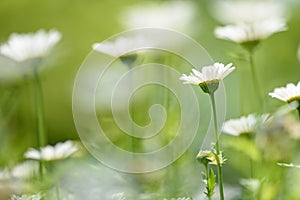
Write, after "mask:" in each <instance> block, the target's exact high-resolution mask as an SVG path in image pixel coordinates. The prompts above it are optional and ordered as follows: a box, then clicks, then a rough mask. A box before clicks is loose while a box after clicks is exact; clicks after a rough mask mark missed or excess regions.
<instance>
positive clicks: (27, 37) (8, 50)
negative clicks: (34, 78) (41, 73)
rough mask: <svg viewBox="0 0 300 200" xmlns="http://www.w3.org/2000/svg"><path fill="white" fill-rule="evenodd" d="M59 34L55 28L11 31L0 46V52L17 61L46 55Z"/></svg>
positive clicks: (59, 36)
mask: <svg viewBox="0 0 300 200" xmlns="http://www.w3.org/2000/svg"><path fill="white" fill-rule="evenodd" d="M60 38H61V34H60V33H59V32H58V31H56V30H50V31H49V32H46V31H45V30H39V31H37V32H36V33H28V34H16V33H13V34H12V35H11V36H10V37H9V39H8V41H7V42H6V43H5V44H3V45H1V46H0V54H2V55H4V56H6V57H9V58H10V59H12V60H15V61H17V62H23V61H26V60H29V59H34V58H41V57H44V56H46V55H47V54H48V53H49V52H50V50H51V49H52V48H53V46H54V45H55V44H56V43H57V42H58V41H59V40H60Z"/></svg>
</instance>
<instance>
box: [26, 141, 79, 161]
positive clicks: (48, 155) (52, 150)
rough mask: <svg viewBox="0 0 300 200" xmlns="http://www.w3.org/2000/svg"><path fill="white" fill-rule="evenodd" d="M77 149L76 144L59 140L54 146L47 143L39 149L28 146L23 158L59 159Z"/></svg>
mask: <svg viewBox="0 0 300 200" xmlns="http://www.w3.org/2000/svg"><path fill="white" fill-rule="evenodd" d="M76 151H77V147H76V145H75V144H74V143H73V142H72V141H66V142H59V143H57V144H56V145H55V146H50V145H47V146H46V147H43V148H42V149H41V150H40V151H39V150H36V149H33V148H30V149H28V151H27V152H26V153H25V155H24V156H25V158H29V159H35V160H45V161H52V160H61V159H65V158H67V157H69V156H71V155H72V154H73V153H75V152H76Z"/></svg>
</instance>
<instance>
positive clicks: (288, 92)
mask: <svg viewBox="0 0 300 200" xmlns="http://www.w3.org/2000/svg"><path fill="white" fill-rule="evenodd" d="M269 95H270V96H271V97H273V98H277V99H279V100H281V101H285V102H287V103H291V102H292V101H299V100H300V81H299V82H298V84H297V85H295V84H293V83H289V84H287V85H286V87H280V88H275V89H274V91H273V92H270V93H269Z"/></svg>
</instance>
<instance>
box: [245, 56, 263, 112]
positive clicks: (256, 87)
mask: <svg viewBox="0 0 300 200" xmlns="http://www.w3.org/2000/svg"><path fill="white" fill-rule="evenodd" d="M249 65H250V69H251V74H252V76H251V77H252V82H253V84H254V90H255V91H254V92H255V93H256V92H257V94H258V95H257V96H258V99H257V100H258V102H257V103H258V108H259V109H261V112H262V111H263V110H262V108H264V101H263V97H262V92H261V88H260V87H259V81H258V77H257V73H256V70H255V66H254V61H253V52H249Z"/></svg>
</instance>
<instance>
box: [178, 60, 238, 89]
mask: <svg viewBox="0 0 300 200" xmlns="http://www.w3.org/2000/svg"><path fill="white" fill-rule="evenodd" d="M234 69H235V67H233V66H232V63H230V64H227V65H226V66H224V64H222V63H217V62H216V63H214V64H213V65H210V66H205V67H203V68H202V71H201V72H200V71H198V70H196V69H192V73H190V75H186V74H182V76H181V77H180V78H179V79H180V80H182V81H183V84H194V85H199V86H200V87H201V88H202V90H203V91H204V92H205V93H212V92H215V90H216V89H217V88H218V86H219V82H220V81H221V80H222V79H224V78H225V77H226V76H228V75H229V74H230V73H231V72H232V71H233V70H234Z"/></svg>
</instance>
